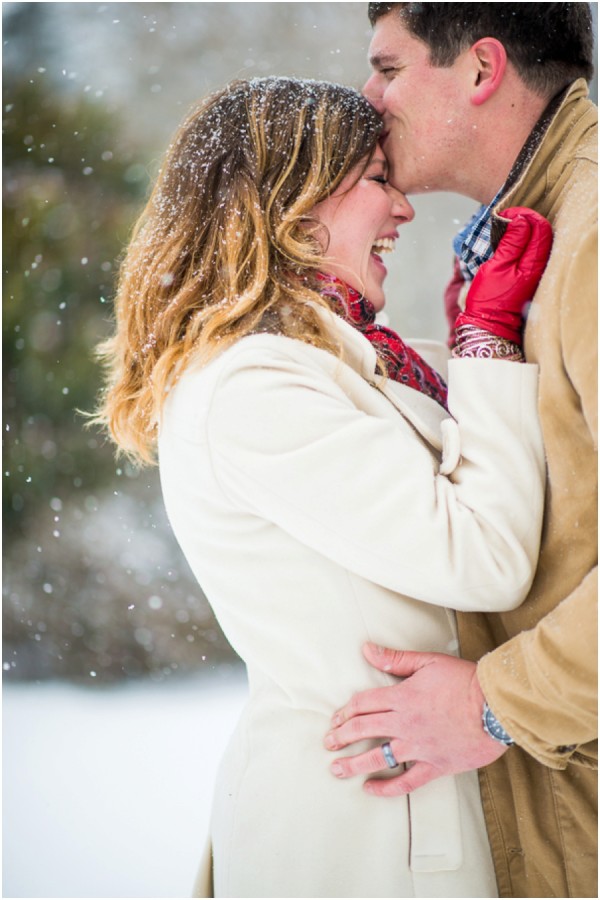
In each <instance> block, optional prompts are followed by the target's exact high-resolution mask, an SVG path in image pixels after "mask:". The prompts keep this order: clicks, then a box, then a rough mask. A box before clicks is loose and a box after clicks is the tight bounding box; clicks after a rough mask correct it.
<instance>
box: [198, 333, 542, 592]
mask: <svg viewBox="0 0 600 900" xmlns="http://www.w3.org/2000/svg"><path fill="white" fill-rule="evenodd" d="M281 340H284V341H285V340H288V339H281ZM291 343H295V344H297V343H298V342H291ZM299 352H300V351H299ZM303 352H304V353H305V355H306V354H308V356H310V354H312V355H313V358H314V356H315V355H318V354H320V353H321V354H322V353H324V351H317V350H315V349H314V348H308V349H307V350H306V351H303ZM450 369H451V375H450V397H451V410H452V412H453V413H454V416H455V419H456V420H457V423H458V424H456V422H452V425H454V427H456V428H457V429H458V430H459V432H460V439H461V444H460V449H461V454H462V458H461V461H460V462H459V463H458V465H457V466H456V468H455V469H454V470H453V471H452V472H451V473H449V474H448V475H445V474H441V472H440V471H439V465H438V462H437V460H436V458H435V456H434V454H433V453H432V451H431V448H430V447H429V446H428V445H426V444H425V442H424V441H423V440H422V439H421V438H420V437H419V436H418V435H417V433H416V432H415V430H414V429H413V427H412V426H411V425H410V424H409V423H408V422H407V421H406V420H405V419H404V418H403V417H402V416H401V415H400V414H397V415H396V414H395V413H394V414H392V415H389V414H388V415H387V416H383V415H381V416H380V415H368V414H366V413H365V412H364V411H362V410H361V409H358V408H357V406H356V405H355V403H354V402H353V401H352V400H351V399H350V397H349V395H348V392H347V391H346V390H342V389H341V387H340V385H339V384H338V383H337V382H336V380H335V378H333V377H332V376H331V374H329V372H327V371H325V370H324V368H323V366H322V365H319V364H314V365H311V364H310V363H307V362H306V360H305V359H304V358H300V357H299V356H298V355H296V356H294V354H293V353H290V354H285V353H283V352H282V353H280V354H278V353H275V352H271V353H270V354H265V352H264V350H263V351H261V352H260V353H259V354H257V353H256V352H252V350H247V351H244V350H243V349H240V350H239V351H238V352H236V353H234V354H233V364H231V365H229V366H228V367H227V368H225V369H224V370H223V372H222V373H221V376H220V380H219V382H218V383H217V385H216V387H215V390H214V393H213V399H212V402H211V407H210V410H209V414H208V416H207V426H206V427H207V434H206V439H207V444H208V448H209V453H210V457H211V460H212V467H213V473H214V475H215V477H216V479H217V481H218V483H219V484H220V486H221V489H222V491H223V493H224V494H225V496H226V497H228V498H229V500H230V501H231V502H232V503H233V504H234V505H235V508H236V509H238V510H239V509H243V510H245V511H246V512H247V514H249V515H255V516H257V517H259V518H260V519H261V520H262V521H265V520H266V521H268V522H272V523H274V524H275V525H277V526H279V527H280V528H282V529H283V530H284V531H287V532H288V533H289V534H291V535H292V536H293V537H295V538H296V539H297V540H299V541H300V542H302V543H304V544H305V545H308V546H310V547H312V548H313V549H315V550H317V551H318V552H320V553H322V554H323V555H325V556H327V557H328V558H329V559H331V560H333V561H335V562H336V563H337V564H339V565H341V566H343V567H345V568H347V569H348V570H349V571H350V572H353V573H355V574H356V575H359V576H361V577H363V578H365V579H367V580H369V581H372V582H374V583H376V584H379V585H381V586H383V587H386V588H389V589H390V590H393V591H396V592H398V593H400V594H404V595H406V596H409V597H413V598H415V599H419V600H422V601H425V602H428V603H433V604H437V605H440V606H446V607H450V608H456V609H463V610H469V609H470V610H498V609H510V608H514V607H515V606H517V605H518V604H519V603H520V602H521V601H522V600H523V598H524V596H525V595H526V593H527V590H528V587H529V585H530V583H531V579H532V578H533V572H534V570H535V563H536V559H537V553H538V548H539V534H540V528H541V518H542V503H543V486H544V463H543V449H542V443H541V436H540V433H539V426H538V422H537V416H536V411H535V408H536V390H537V367H535V366H528V365H517V364H514V363H508V362H499V361H494V360H454V361H452V362H451V364H450ZM365 387H366V389H367V390H369V391H375V388H373V387H370V386H368V385H365V386H364V387H363V388H362V389H363V390H364V389H365ZM374 396H376V397H378V402H380V403H381V404H383V405H385V406H386V407H387V404H388V402H389V401H388V400H386V399H385V398H384V397H381V396H380V395H379V394H378V392H377V393H376V394H375V395H374Z"/></svg>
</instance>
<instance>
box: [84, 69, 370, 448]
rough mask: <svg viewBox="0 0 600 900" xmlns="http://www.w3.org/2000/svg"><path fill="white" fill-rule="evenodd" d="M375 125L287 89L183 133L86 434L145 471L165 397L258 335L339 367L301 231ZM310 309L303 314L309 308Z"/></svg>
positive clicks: (129, 285)
mask: <svg viewBox="0 0 600 900" xmlns="http://www.w3.org/2000/svg"><path fill="white" fill-rule="evenodd" d="M380 130H381V119H380V117H379V115H378V114H377V113H376V111H375V110H374V109H373V107H372V106H371V105H370V104H369V103H368V101H367V100H365V99H364V98H363V97H362V96H361V95H360V94H359V93H358V92H357V91H355V90H354V89H352V88H349V87H344V86H342V85H337V84H331V83H329V82H322V81H306V80H299V79H293V78H275V77H271V78H257V79H252V80H248V81H235V82H233V83H231V84H229V85H228V86H227V87H225V88H224V89H223V90H221V91H219V92H217V93H215V94H212V95H211V96H209V97H208V98H207V99H205V100H204V101H202V102H201V103H200V105H199V106H198V108H197V109H195V110H194V111H193V112H192V113H191V115H189V117H188V118H187V119H186V121H185V122H184V123H183V125H182V126H181V127H180V129H179V131H178V132H177V133H176V135H175V137H174V140H173V142H172V144H171V146H170V147H169V149H168V151H167V155H166V160H165V162H164V164H163V166H162V169H161V171H160V173H159V176H158V179H157V181H156V184H155V186H154V189H153V191H152V194H151V196H150V199H149V201H148V203H147V205H146V208H145V209H144V211H143V212H142V215H141V216H140V219H139V221H138V222H137V224H136V225H135V228H134V231H133V235H132V239H131V242H130V244H129V247H128V249H127V252H126V255H125V258H124V260H123V263H122V266H121V270H120V276H119V283H118V288H117V293H116V298H115V319H116V327H115V331H114V334H113V336H112V337H111V338H110V339H109V340H107V341H105V342H104V343H103V344H101V345H100V346H99V348H98V355H99V357H100V359H101V360H102V361H103V363H104V365H105V367H106V375H107V377H106V384H105V389H104V391H103V393H102V395H101V399H100V404H99V408H98V411H97V413H96V415H95V417H94V418H93V421H94V422H95V423H96V424H101V425H102V426H104V427H106V428H107V429H108V431H109V433H110V435H111V437H112V439H113V440H114V441H115V443H116V444H117V446H118V448H119V450H120V451H122V452H124V453H126V454H127V455H128V456H130V457H131V458H132V459H134V460H135V461H137V462H139V463H152V462H154V461H155V458H154V457H155V445H156V438H157V429H158V422H159V418H160V412H161V408H162V404H163V401H164V399H165V397H166V394H167V392H168V390H169V389H170V388H171V387H172V386H173V384H174V383H175V382H176V380H177V378H178V377H179V376H180V374H181V372H182V371H183V369H184V368H185V366H186V365H187V363H188V362H189V361H190V358H191V357H192V356H193V357H194V360H195V361H196V360H198V361H199V362H200V363H206V362H208V361H209V360H210V359H212V358H213V357H214V356H215V355H216V354H218V353H221V352H223V351H224V350H225V349H226V348H227V347H229V346H230V345H231V344H233V343H234V342H236V341H238V340H240V339H241V338H242V337H244V336H245V335H248V334H252V333H256V332H260V331H270V332H274V333H278V334H283V335H287V336H289V337H294V338H297V339H299V340H302V341H306V342H308V343H310V344H313V345H315V346H318V347H321V348H323V349H326V350H329V351H331V352H333V353H336V354H338V355H339V354H340V348H339V347H338V345H337V344H336V342H335V341H334V340H333V339H332V337H331V335H330V334H329V333H328V332H327V328H326V326H325V325H324V324H323V321H322V317H319V315H318V313H317V312H316V311H315V306H316V307H319V306H321V307H328V306H329V301H328V300H327V299H326V298H324V297H323V296H322V295H321V293H320V292H319V283H318V281H317V277H316V276H317V273H318V272H319V271H326V268H324V267H325V266H326V257H325V252H326V248H324V247H323V244H322V240H323V238H322V234H320V235H318V231H319V225H318V222H316V220H315V219H314V218H313V217H311V211H312V209H313V207H314V206H315V204H316V203H318V202H319V201H320V200H323V199H325V197H327V196H328V195H329V194H331V193H332V192H333V191H334V190H335V189H336V188H337V187H338V185H339V184H340V182H341V181H342V179H343V178H344V177H345V176H346V175H347V174H348V173H349V172H350V171H351V170H352V169H354V168H355V167H356V166H358V165H359V164H360V165H364V166H366V165H367V164H368V162H369V160H370V158H371V156H372V154H373V152H374V150H375V147H376V145H377V139H378V137H379V133H380ZM309 301H310V302H309Z"/></svg>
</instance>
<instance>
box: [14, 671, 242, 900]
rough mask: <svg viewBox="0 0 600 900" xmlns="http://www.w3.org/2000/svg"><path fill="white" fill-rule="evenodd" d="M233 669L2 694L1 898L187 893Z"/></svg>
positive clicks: (227, 727) (236, 686) (234, 704)
mask: <svg viewBox="0 0 600 900" xmlns="http://www.w3.org/2000/svg"><path fill="white" fill-rule="evenodd" d="M245 696H246V682H245V678H244V676H243V675H242V674H241V673H240V672H239V671H238V670H234V671H233V673H231V671H229V670H226V671H225V676H218V675H215V676H203V677H202V678H198V679H192V680H188V681H184V682H179V683H171V684H166V685H165V684H161V685H152V684H150V683H147V684H142V685H129V686H127V687H118V688H106V689H99V688H97V689H95V690H90V689H86V688H77V687H70V686H66V685H60V684H41V685H11V686H5V687H4V700H3V724H4V750H3V769H4V801H3V806H4V819H3V822H4V824H3V832H4V853H3V870H4V879H3V880H4V884H3V893H2V896H3V897H29V898H39V897H78V898H86V897H121V898H126V897H189V896H190V892H191V887H192V884H193V881H194V876H195V871H196V866H197V863H198V861H199V858H200V853H201V849H202V846H203V842H204V837H205V834H206V828H207V822H208V815H209V807H210V798H211V792H212V784H213V779H214V774H215V771H216V768H217V765H218V762H219V758H220V755H221V753H222V750H223V748H224V746H225V744H226V742H227V739H228V736H229V734H230V733H231V730H232V728H233V726H234V724H235V721H236V720H237V717H238V713H239V710H240V708H241V706H242V704H243V702H244V699H245Z"/></svg>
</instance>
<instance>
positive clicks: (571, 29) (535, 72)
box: [369, 3, 594, 99]
mask: <svg viewBox="0 0 600 900" xmlns="http://www.w3.org/2000/svg"><path fill="white" fill-rule="evenodd" d="M391 12H393V13H394V14H395V15H396V16H398V17H399V20H400V21H401V23H402V25H404V26H405V28H406V29H407V30H408V31H409V32H410V33H411V34H412V35H413V37H415V38H418V39H419V40H420V41H423V42H424V43H425V44H427V46H428V47H429V50H430V59H431V64H432V65H433V66H442V67H444V66H451V65H452V64H453V63H454V61H455V60H456V58H457V56H458V55H459V54H460V53H462V52H463V50H466V49H467V48H468V47H470V46H472V44H474V43H475V42H476V41H478V40H479V39H480V38H484V37H493V38H496V39H497V40H499V41H501V43H502V44H504V47H505V49H506V53H507V56H508V59H509V60H510V62H511V63H512V64H513V66H514V67H515V69H516V70H517V72H518V74H519V76H520V77H521V79H522V80H523V82H524V84H526V85H527V87H528V88H529V89H530V90H532V91H534V92H535V93H537V94H540V95H541V96H543V97H548V99H550V98H551V97H553V96H554V95H555V94H557V93H558V92H559V91H560V90H562V89H563V88H564V87H566V86H567V85H568V84H569V83H570V82H572V81H575V79H577V78H585V79H587V80H588V81H589V80H590V79H591V78H592V76H593V74H594V32H593V27H592V13H591V9H590V4H589V3H369V21H370V22H371V25H375V23H376V22H377V21H378V20H379V19H381V18H382V17H383V16H387V15H389V14H390V13H391Z"/></svg>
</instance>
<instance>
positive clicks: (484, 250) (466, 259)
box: [453, 185, 504, 282]
mask: <svg viewBox="0 0 600 900" xmlns="http://www.w3.org/2000/svg"><path fill="white" fill-rule="evenodd" d="M503 191H504V185H503V186H502V187H501V188H500V190H499V191H498V193H497V194H496V196H495V197H494V199H493V200H492V202H491V203H490V204H489V205H488V206H480V207H479V209H478V210H477V212H476V213H475V214H474V215H473V216H471V218H470V219H469V221H468V222H467V224H466V225H465V226H464V228H461V230H460V231H459V232H458V234H457V235H456V237H455V238H454V241H453V247H454V252H455V253H456V256H457V257H458V264H459V266H460V271H461V274H462V277H463V278H464V280H465V281H467V282H469V281H472V280H473V279H474V278H475V275H476V274H477V270H478V269H479V266H480V265H481V264H482V263H484V262H485V261H486V260H488V259H491V258H492V255H493V253H494V251H493V248H492V241H491V230H492V220H491V214H492V209H493V208H494V206H495V205H496V204H497V203H498V201H499V199H500V197H501V196H502V193H503Z"/></svg>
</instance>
